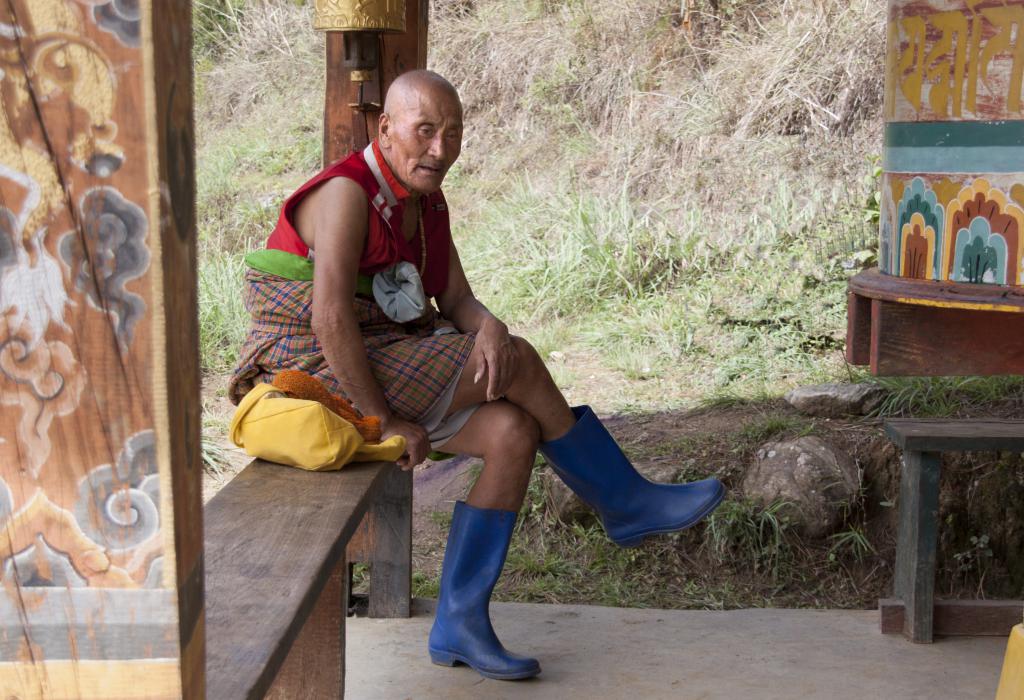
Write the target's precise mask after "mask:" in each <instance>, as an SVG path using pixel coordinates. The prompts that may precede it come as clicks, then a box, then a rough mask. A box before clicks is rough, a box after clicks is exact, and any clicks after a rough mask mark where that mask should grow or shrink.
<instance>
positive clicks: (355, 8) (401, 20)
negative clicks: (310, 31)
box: [313, 0, 405, 32]
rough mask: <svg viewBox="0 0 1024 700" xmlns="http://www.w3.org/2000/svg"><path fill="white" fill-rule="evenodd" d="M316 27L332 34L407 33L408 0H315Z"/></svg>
mask: <svg viewBox="0 0 1024 700" xmlns="http://www.w3.org/2000/svg"><path fill="white" fill-rule="evenodd" d="M313 28H314V29H321V30H323V31H328V32H357V31H374V32H404V31H405V0H315V2H314V16H313Z"/></svg>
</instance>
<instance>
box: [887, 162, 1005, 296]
mask: <svg viewBox="0 0 1024 700" xmlns="http://www.w3.org/2000/svg"><path fill="white" fill-rule="evenodd" d="M904 178H905V179H904ZM1018 180H1020V177H1019V176H1017V175H1007V176H999V177H998V182H999V184H1000V185H1001V186H995V185H993V184H992V182H991V181H990V180H988V179H986V178H980V177H979V178H972V177H970V176H961V177H959V178H953V179H951V176H949V175H942V176H914V177H906V176H901V175H899V174H896V173H890V174H888V175H886V182H885V184H884V186H883V188H882V191H883V193H884V196H883V198H882V207H881V212H880V214H881V222H880V225H879V236H880V241H879V267H880V269H881V271H882V272H884V273H886V274H893V275H898V276H901V277H907V278H914V279H930V280H950V281H954V282H969V283H973V284H1011V285H1020V284H1024V245H1022V242H1021V236H1022V231H1024V208H1022V207H1021V205H1019V204H1018V203H1017V202H1016V201H1015V200H1014V199H1012V198H1011V197H1009V196H1007V194H1006V192H1007V191H1009V190H1010V189H1011V188H1012V187H1013V186H1015V183H1016V182H1017V181H1018ZM893 192H895V193H896V195H897V197H898V199H897V198H896V197H892V196H890V195H891V193H893ZM896 201H898V204H896V205H895V206H894V202H896Z"/></svg>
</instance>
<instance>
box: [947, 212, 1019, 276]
mask: <svg viewBox="0 0 1024 700" xmlns="http://www.w3.org/2000/svg"><path fill="white" fill-rule="evenodd" d="M954 250H955V253H954V255H953V268H952V270H951V271H950V275H949V279H951V280H952V281H954V282H973V283H974V284H981V283H987V284H1006V267H1007V265H1006V262H1007V256H1006V239H1005V238H1003V237H1002V236H1000V235H999V234H998V233H993V232H992V224H991V223H990V222H989V221H988V219H984V218H981V217H978V218H975V219H973V220H972V221H971V224H970V228H969V229H963V228H962V229H960V230H959V231H957V233H956V242H955V244H954Z"/></svg>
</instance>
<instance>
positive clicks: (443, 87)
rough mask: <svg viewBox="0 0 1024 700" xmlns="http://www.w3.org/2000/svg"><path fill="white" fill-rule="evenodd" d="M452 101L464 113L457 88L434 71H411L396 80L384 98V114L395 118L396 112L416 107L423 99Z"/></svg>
mask: <svg viewBox="0 0 1024 700" xmlns="http://www.w3.org/2000/svg"><path fill="white" fill-rule="evenodd" d="M424 98H426V99H428V100H431V101H434V100H450V101H452V102H454V103H455V104H456V105H458V109H459V113H460V114H461V112H462V101H461V100H460V99H459V93H458V91H457V90H456V89H455V86H454V85H452V84H451V83H449V82H448V81H447V80H445V79H444V78H443V77H442V76H440V75H438V74H437V73H435V72H434V71H432V70H411V71H408V72H406V73H402V74H401V75H400V76H398V77H397V78H395V80H394V82H392V83H391V87H389V88H388V94H387V96H386V97H385V98H384V113H385V114H390V115H391V116H392V118H394V117H395V115H396V112H398V111H400V110H403V109H407V108H409V107H415V106H417V105H418V104H419V101H420V100H421V99H424Z"/></svg>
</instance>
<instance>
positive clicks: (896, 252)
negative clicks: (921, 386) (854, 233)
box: [847, 0, 1024, 375]
mask: <svg viewBox="0 0 1024 700" xmlns="http://www.w3.org/2000/svg"><path fill="white" fill-rule="evenodd" d="M887 33H888V41H887V49H886V51H887V54H886V76H885V106H884V114H885V141H884V151H883V171H884V172H883V176H882V182H881V190H882V191H881V204H880V231H879V249H878V269H877V270H869V271H865V272H862V273H861V274H859V275H857V276H856V277H854V278H853V279H852V280H851V281H850V286H849V303H850V307H849V318H848V323H849V327H848V333H847V358H848V360H849V361H850V362H852V363H854V364H870V366H871V369H872V372H873V373H875V374H890V375H907V374H914V375H970V374H1019V373H1022V372H1024V286H1022V285H1024V240H1022V238H1024V105H1022V87H1024V37H1022V34H1024V0H889V14H888V21H887Z"/></svg>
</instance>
